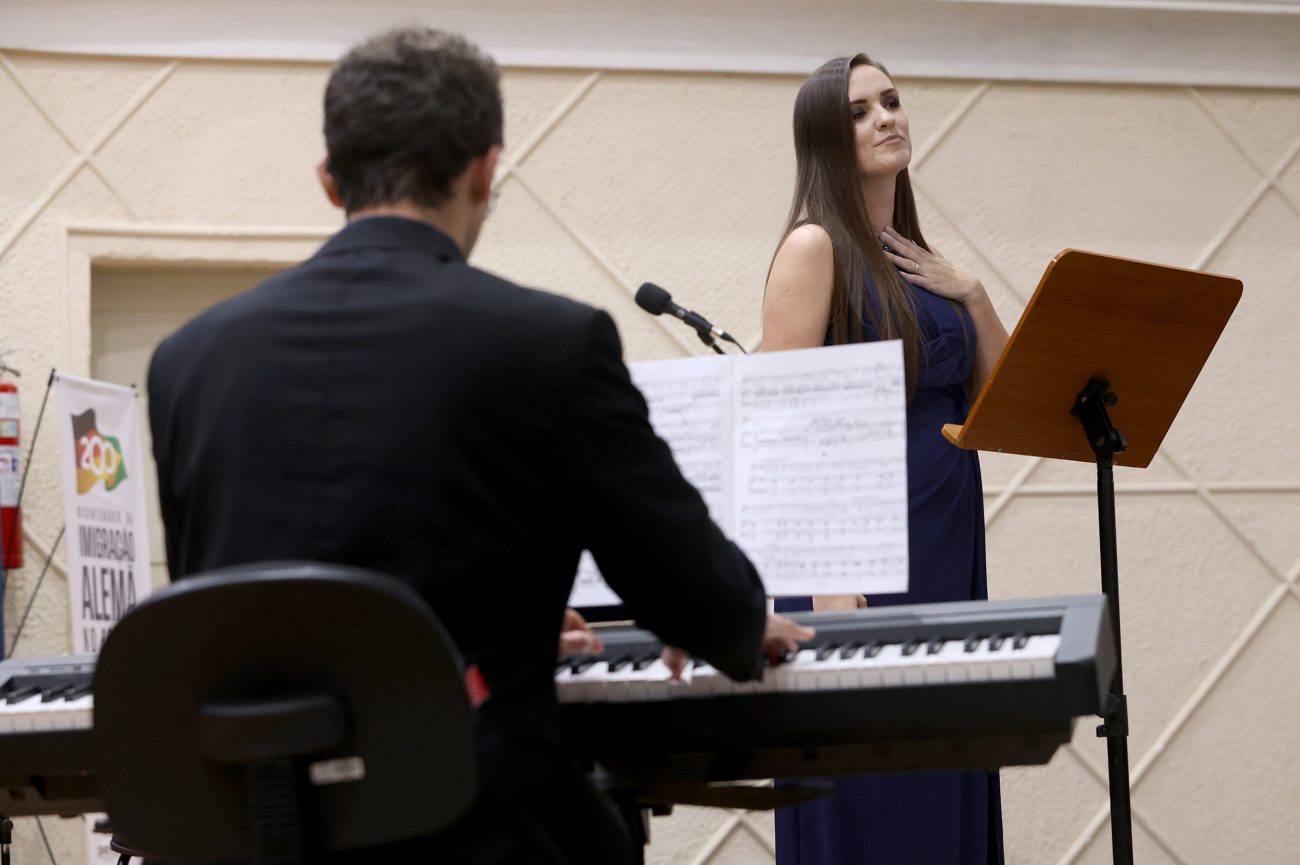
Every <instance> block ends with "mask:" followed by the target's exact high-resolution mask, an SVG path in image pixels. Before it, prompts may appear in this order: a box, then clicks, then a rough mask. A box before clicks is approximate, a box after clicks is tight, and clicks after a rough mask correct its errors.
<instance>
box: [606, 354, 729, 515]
mask: <svg viewBox="0 0 1300 865" xmlns="http://www.w3.org/2000/svg"><path fill="white" fill-rule="evenodd" d="M732 367H733V362H732V358H729V357H722V356H719V355H714V356H713V357H698V358H694V357H691V358H681V359H678V360H660V361H648V362H645V363H634V364H631V365H629V366H628V372H630V373H631V375H632V381H633V382H635V383H636V386H637V387H639V388H640V389H641V393H642V394H644V395H645V399H646V403H647V404H648V405H649V406H650V424H651V425H652V426H653V427H654V428H655V432H656V433H658V434H659V437H660V438H662V439H663V440H664V441H666V442H668V447H669V448H671V449H672V452H673V458H674V459H676V460H677V465H678V466H680V467H681V470H682V474H683V475H685V477H686V479H687V480H688V481H690V482H691V483H692V484H693V485H694V486H695V488H696V489H697V490H699V491H700V495H701V496H703V497H704V503H705V504H706V505H708V506H709V515H710V516H711V517H713V521H714V522H716V523H718V524H719V525H720V526H722V527H723V528H726V526H728V525H729V524H730V521H731V513H732V486H733V484H732V477H731V475H732V457H731V451H732V443H731V442H732V435H731V421H732V416H733V412H732V402H733V400H732V389H733V378H734V373H733V370H732Z"/></svg>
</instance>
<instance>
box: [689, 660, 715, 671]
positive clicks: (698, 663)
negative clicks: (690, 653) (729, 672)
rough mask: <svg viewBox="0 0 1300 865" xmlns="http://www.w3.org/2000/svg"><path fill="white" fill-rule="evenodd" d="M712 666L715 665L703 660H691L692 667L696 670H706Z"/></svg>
mask: <svg viewBox="0 0 1300 865" xmlns="http://www.w3.org/2000/svg"><path fill="white" fill-rule="evenodd" d="M711 666H713V665H712V664H710V663H709V662H708V661H706V660H704V659H703V658H691V667H692V668H694V669H696V670H706V669H708V668H709V667H711Z"/></svg>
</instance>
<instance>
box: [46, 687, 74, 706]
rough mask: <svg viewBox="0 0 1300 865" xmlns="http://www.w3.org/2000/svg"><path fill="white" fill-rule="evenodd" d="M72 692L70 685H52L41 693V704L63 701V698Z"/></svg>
mask: <svg viewBox="0 0 1300 865" xmlns="http://www.w3.org/2000/svg"><path fill="white" fill-rule="evenodd" d="M71 690H72V684H71V683H68V684H64V685H53V686H51V687H49V688H46V689H45V690H44V691H42V692H41V702H42V703H53V702H54V701H55V700H62V699H65V696H64V695H66V694H67V693H68V692H69V691H71Z"/></svg>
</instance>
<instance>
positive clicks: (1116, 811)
mask: <svg viewBox="0 0 1300 865" xmlns="http://www.w3.org/2000/svg"><path fill="white" fill-rule="evenodd" d="M1118 401H1119V397H1118V396H1117V395H1116V394H1115V393H1114V392H1112V391H1111V389H1110V382H1108V381H1107V380H1106V379H1104V378H1093V379H1091V380H1090V381H1089V382H1088V386H1087V387H1085V388H1084V389H1083V390H1082V391H1080V392H1079V396H1078V398H1077V399H1076V400H1075V403H1074V408H1073V409H1071V410H1070V414H1072V415H1074V416H1075V417H1077V418H1078V419H1079V423H1080V424H1081V425H1082V426H1083V431H1084V434H1085V435H1087V437H1088V446H1089V447H1091V448H1092V451H1093V453H1094V454H1096V455H1097V523H1098V534H1099V537H1100V540H1101V590H1102V592H1103V593H1104V594H1105V595H1106V606H1107V607H1108V608H1109V610H1110V624H1111V633H1113V634H1114V635H1115V677H1114V678H1113V679H1112V680H1111V689H1110V699H1109V700H1107V703H1106V708H1105V711H1104V714H1103V715H1102V718H1103V720H1104V721H1105V723H1103V724H1099V725H1098V726H1097V735H1098V736H1100V737H1102V738H1104V739H1105V740H1106V764H1107V769H1108V772H1107V775H1108V777H1109V781H1110V825H1111V833H1110V843H1111V853H1112V856H1113V857H1114V861H1115V863H1116V865H1132V862H1133V812H1132V807H1131V805H1130V802H1129V782H1128V697H1127V696H1126V695H1125V694H1124V655H1123V652H1122V650H1121V645H1120V627H1119V555H1118V551H1117V547H1116V541H1115V474H1114V467H1115V454H1117V453H1120V452H1122V451H1124V450H1126V449H1127V448H1128V442H1127V441H1125V440H1124V434H1123V433H1122V432H1120V431H1119V430H1117V429H1116V428H1115V426H1114V424H1112V423H1111V421H1110V413H1109V412H1108V411H1106V407H1107V406H1112V405H1115V403H1117V402H1118Z"/></svg>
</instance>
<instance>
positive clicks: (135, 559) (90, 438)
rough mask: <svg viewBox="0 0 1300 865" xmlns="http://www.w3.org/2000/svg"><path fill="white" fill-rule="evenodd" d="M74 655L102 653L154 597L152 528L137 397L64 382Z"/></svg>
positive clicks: (87, 382)
mask: <svg viewBox="0 0 1300 865" xmlns="http://www.w3.org/2000/svg"><path fill="white" fill-rule="evenodd" d="M55 387H56V388H57V403H56V404H57V405H58V410H57V411H58V421H59V442H60V445H59V449H60V454H61V462H62V464H63V510H64V513H65V515H66V519H67V536H66V537H67V551H68V587H69V591H68V598H69V603H70V604H71V607H72V651H73V654H87V653H94V652H98V651H99V647H100V646H101V645H103V642H104V638H105V637H106V636H108V632H109V631H110V630H112V628H113V625H115V624H117V622H118V620H120V619H121V618H122V616H123V615H125V614H126V611H127V610H129V609H131V608H132V607H134V606H135V605H136V604H137V603H139V602H140V601H141V600H143V599H144V597H145V595H147V594H148V593H149V589H150V570H149V521H148V516H147V515H146V512H145V495H144V485H143V483H144V462H143V457H142V455H141V453H140V402H139V397H138V396H137V395H136V392H135V390H134V389H132V388H129V387H122V386H120V385H115V384H109V383H107V382H102V381H93V380H91V379H85V378H77V377H75V376H70V375H63V374H61V373H60V374H58V375H57V376H56V382H55Z"/></svg>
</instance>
